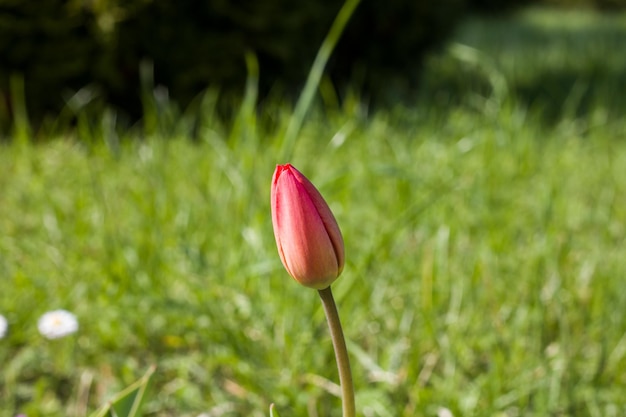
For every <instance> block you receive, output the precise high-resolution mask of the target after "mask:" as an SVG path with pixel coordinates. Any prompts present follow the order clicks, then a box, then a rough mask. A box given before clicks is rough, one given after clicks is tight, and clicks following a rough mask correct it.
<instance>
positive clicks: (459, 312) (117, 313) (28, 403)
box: [0, 10, 626, 417]
mask: <svg viewBox="0 0 626 417" xmlns="http://www.w3.org/2000/svg"><path fill="white" fill-rule="evenodd" d="M625 41H626V15H624V14H618V15H615V16H613V17H607V16H597V15H593V14H589V13H580V12H568V13H565V12H550V11H536V10H535V11H529V12H526V13H523V14H521V15H519V16H516V17H513V18H509V19H506V20H494V19H472V20H470V21H469V22H468V23H467V24H466V25H464V26H463V27H462V28H460V30H459V31H458V33H457V35H456V36H455V38H454V39H453V42H452V43H451V44H450V46H449V47H448V48H446V49H445V50H444V51H441V52H439V53H435V54H433V56H432V57H431V58H430V59H429V60H428V62H427V67H426V72H425V73H424V74H423V75H422V77H423V79H424V80H425V82H427V84H426V87H425V88H424V89H423V90H422V91H421V92H420V97H419V98H418V99H417V100H416V101H415V102H414V103H411V104H399V105H398V106H396V107H394V108H389V109H384V110H383V109H376V110H370V109H368V107H367V105H365V104H363V103H361V102H360V101H359V100H358V99H357V98H353V99H350V98H348V99H347V100H346V101H345V102H344V103H343V104H342V105H341V106H337V105H333V104H332V103H330V102H328V101H324V102H322V103H318V106H317V107H316V109H315V110H314V111H313V112H312V113H311V114H310V115H309V117H308V118H307V121H306V123H305V124H304V126H303V129H302V131H301V133H300V135H299V136H298V140H297V142H296V143H295V148H294V153H293V155H292V157H291V158H290V162H292V163H293V164H294V165H295V166H296V167H297V168H298V169H299V170H301V171H302V172H303V173H304V174H305V175H307V176H308V177H309V178H310V179H311V180H312V181H313V182H314V183H315V184H316V185H317V186H318V188H319V189H320V191H321V192H322V194H323V195H324V196H325V198H326V200H327V201H328V202H329V205H330V206H331V208H332V209H333V211H334V213H335V215H336V217H337V220H338V222H339V224H340V226H341V228H342V231H343V234H344V238H345V242H346V256H347V262H346V267H345V270H344V273H343V275H342V277H341V278H340V279H339V280H338V281H337V282H336V283H335V284H334V285H333V291H334V293H335V297H336V299H337V303H338V306H339V311H340V314H341V316H342V321H343V322H344V332H345V334H346V337H347V339H348V347H349V350H350V354H351V360H352V368H353V373H354V379H355V388H356V390H357V410H358V411H359V414H360V415H362V416H365V417H374V416H380V417H398V416H407V417H410V416H437V415H441V416H443V415H445V409H447V410H449V411H451V412H452V413H453V415H454V416H457V417H458V416H502V417H504V416H507V417H515V416H591V417H601V416H602V417H605V416H609V417H610V416H623V415H626V395H625V392H626V314H625V311H626V286H625V279H626V260H625V259H624V256H625V255H626V240H625V239H626V175H625V174H626V141H625V139H626V138H625V134H626V119H625V118H624V114H625V111H626V98H625V96H624V93H625V92H626V75H624V74H625V69H626V54H624V53H623V45H624V42H625ZM214 100H215V96H213V95H211V94H209V93H207V95H206V97H205V100H204V101H203V105H201V106H199V109H200V115H199V116H194V117H197V118H195V119H194V118H193V117H191V116H189V115H185V114H182V115H181V118H180V119H179V121H178V122H170V124H169V125H166V126H161V125H159V123H161V124H166V122H167V120H169V119H168V117H166V116H167V114H166V115H158V117H155V116H157V115H153V119H152V120H153V122H154V123H155V124H154V126H157V127H154V126H153V127H154V128H153V129H152V130H151V132H152V133H150V134H145V135H144V134H142V133H141V131H140V129H138V128H135V129H129V130H127V131H125V132H117V131H116V129H115V128H114V127H115V121H114V117H113V116H112V115H111V113H103V116H102V117H101V119H100V120H98V121H97V122H95V123H91V124H90V123H88V122H84V123H82V122H81V123H79V125H78V129H76V130H75V131H73V132H71V133H64V132H60V133H56V134H55V137H52V138H48V139H49V140H44V141H41V143H37V144H30V143H24V141H14V142H13V143H5V144H3V145H0V167H1V168H0V169H1V175H0V280H1V281H0V282H1V283H2V286H1V287H0V288H1V289H0V314H2V315H4V316H5V317H6V318H7V320H8V322H9V328H8V332H7V334H6V336H5V337H4V338H3V339H0V369H1V372H0V374H1V375H2V377H1V378H2V379H0V417H13V416H15V415H16V414H18V413H20V412H21V413H25V414H27V416H28V417H39V416H42V417H43V416H54V417H57V416H58V417H61V416H67V417H83V416H85V415H86V414H87V412H91V411H93V410H95V408H96V407H97V406H98V405H100V404H103V403H104V402H105V401H106V400H107V399H108V398H110V396H111V395H112V394H114V393H115V392H117V391H119V390H121V389H123V388H124V387H125V386H127V385H129V384H130V383H132V382H133V381H134V380H136V379H137V378H139V377H140V376H141V375H143V373H144V372H145V371H146V370H147V369H148V368H149V366H150V365H152V364H156V365H157V371H156V374H155V377H154V385H153V386H152V388H151V391H150V393H149V396H148V401H147V403H146V404H145V407H144V411H145V415H147V416H155V417H156V416H158V417H165V416H177V417H192V416H193V417H195V416H199V415H200V414H201V413H205V414H204V416H205V417H207V416H210V417H217V416H267V415H268V407H269V405H270V403H272V402H274V403H276V405H277V408H278V410H279V411H280V412H281V415H282V416H283V417H285V416H286V417H289V416H311V417H317V416H340V415H341V407H340V399H339V398H338V397H337V396H336V391H337V390H336V385H335V384H336V381H337V370H336V366H335V363H334V357H333V352H332V346H331V344H330V339H329V337H328V329H327V327H326V323H325V320H324V316H323V312H322V308H321V304H320V302H319V298H318V296H317V294H316V293H315V291H313V290H310V289H306V288H304V287H301V286H300V285H298V284H297V283H296V282H295V281H293V280H292V279H291V278H290V277H289V276H288V275H287V273H286V272H285V271H284V269H283V267H282V265H281V263H280V260H279V258H278V255H277V251H276V247H275V243H274V237H273V233H272V229H271V219H270V214H269V189H270V180H271V176H272V172H273V170H274V167H275V165H276V164H277V163H284V162H287V161H285V160H281V159H280V158H281V157H282V156H281V155H283V153H284V152H283V144H282V142H281V138H282V136H283V133H284V131H285V129H286V126H287V123H288V121H289V116H290V114H291V111H290V109H289V108H286V107H285V106H281V105H278V104H272V103H265V104H264V105H263V106H262V107H261V110H260V111H259V113H258V114H256V115H255V114H254V113H253V112H250V111H249V108H248V107H246V105H242V106H241V109H242V110H241V112H240V114H239V116H238V117H237V118H236V120H234V121H233V122H232V123H229V122H223V121H222V119H220V118H219V117H217V116H216V113H215V111H214V110H213V104H214ZM166 110H167V109H166ZM170 116H171V115H170ZM183 116H185V117H183ZM190 118H191V119H190ZM190 120H191V121H190ZM192 125H193V129H194V131H195V132H196V133H197V135H196V137H197V139H196V140H194V141H192V140H190V138H189V137H190V134H189V132H190V129H191V127H190V126H192ZM58 308H64V309H67V310H69V311H71V312H73V313H74V314H76V315H77V317H78V320H79V323H80V329H79V331H78V332H77V333H76V334H74V335H72V336H69V337H67V338H63V339H58V340H47V339H45V338H43V337H42V336H41V335H39V333H38V331H37V320H38V318H39V316H40V315H41V314H43V313H44V312H46V311H49V310H53V309H58Z"/></svg>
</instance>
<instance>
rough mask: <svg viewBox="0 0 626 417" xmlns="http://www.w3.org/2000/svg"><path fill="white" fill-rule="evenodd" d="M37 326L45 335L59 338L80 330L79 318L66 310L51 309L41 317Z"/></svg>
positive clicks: (50, 337)
mask: <svg viewBox="0 0 626 417" xmlns="http://www.w3.org/2000/svg"><path fill="white" fill-rule="evenodd" d="M37 328H38V329H39V333H41V334H42V335H43V336H44V337H46V338H48V339H58V338H60V337H64V336H67V335H69V334H72V333H75V332H76V331H77V330H78V320H76V316H75V315H73V314H72V313H70V312H69V311H66V310H55V311H49V312H47V313H45V314H44V315H43V316H41V317H40V318H39V322H38V323H37Z"/></svg>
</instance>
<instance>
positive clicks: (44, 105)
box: [0, 0, 101, 119]
mask: <svg viewBox="0 0 626 417" xmlns="http://www.w3.org/2000/svg"><path fill="white" fill-rule="evenodd" d="M94 27H95V26H94V16H93V14H92V13H91V11H90V10H89V9H86V8H83V7H80V6H78V5H77V4H74V3H71V2H70V1H67V0H45V1H22V0H1V1H0V51H2V53H0V96H3V99H4V102H5V106H3V108H4V109H5V113H10V112H11V103H12V98H11V97H10V93H9V91H10V88H9V83H10V79H11V75H12V74H21V75H23V77H24V88H25V100H26V103H27V104H28V110H29V113H31V115H32V117H34V118H35V119H36V118H37V117H38V116H40V115H42V114H43V113H44V112H45V111H48V110H54V111H58V110H59V109H60V108H61V107H62V106H63V104H64V103H63V95H64V93H65V92H67V91H68V90H76V89H78V88H80V87H83V86H84V85H86V84H87V83H89V82H91V80H92V77H91V74H92V65H93V62H94V61H95V58H96V56H98V54H99V52H101V46H100V45H99V44H98V42H97V40H96V37H95V36H94V33H93V30H94ZM2 116H3V118H5V119H6V118H7V115H6V114H5V115H2Z"/></svg>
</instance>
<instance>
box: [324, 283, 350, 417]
mask: <svg viewBox="0 0 626 417" xmlns="http://www.w3.org/2000/svg"><path fill="white" fill-rule="evenodd" d="M318 292H319V294H320V298H321V299H322V305H323V306H324V312H325V313H326V320H327V321H328V328H329V329H330V337H331V338H332V340H333V347H334V348H335V359H336V360H337V369H338V370H339V383H340V384H341V397H342V405H343V417H355V415H356V412H355V406H354V386H353V385H352V372H351V371H350V359H349V357H348V349H347V348H346V340H345V339H344V337H343V330H342V329H341V321H340V320H339V313H338V312H337V305H336V304H335V299H334V298H333V293H332V291H331V290H330V287H328V288H324V289H323V290H319V291H318Z"/></svg>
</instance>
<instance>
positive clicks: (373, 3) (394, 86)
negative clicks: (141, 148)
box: [0, 0, 626, 122]
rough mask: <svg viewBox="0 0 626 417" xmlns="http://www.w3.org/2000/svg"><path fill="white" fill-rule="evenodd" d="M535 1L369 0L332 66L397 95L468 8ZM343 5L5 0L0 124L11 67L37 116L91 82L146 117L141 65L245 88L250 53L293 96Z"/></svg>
mask: <svg viewBox="0 0 626 417" xmlns="http://www.w3.org/2000/svg"><path fill="white" fill-rule="evenodd" d="M530 1H531V0H509V1H504V2H500V1H494V0H439V1H437V2H425V1H424V2H422V1H415V0H388V1H384V2H381V1H378V0H362V2H361V4H360V6H359V7H358V9H357V11H356V13H355V15H354V16H353V18H352V20H351V21H350V23H349V24H348V27H347V29H346V32H345V34H344V36H343V37H342V39H341V40H340V42H339V44H338V46H337V50H336V51H335V52H334V54H333V57H332V60H331V62H330V63H329V67H328V74H329V76H330V79H331V80H332V81H333V84H334V86H335V87H336V88H337V90H338V91H342V89H343V88H345V87H346V86H347V85H349V84H350V83H354V84H355V85H354V86H355V88H358V89H359V90H360V91H361V92H362V93H363V94H364V95H366V96H368V97H371V98H373V99H378V98H383V99H384V98H385V96H387V95H391V96H392V97H393V98H397V97H398V96H400V95H401V94H402V93H403V92H406V91H410V90H411V87H413V86H414V85H415V83H416V80H417V79H418V78H419V77H418V75H419V74H418V71H419V66H420V63H421V60H422V58H423V56H424V54H425V52H426V51H428V50H429V49H431V48H433V47H435V46H436V45H438V44H440V43H441V42H442V41H443V40H445V39H446V37H447V35H448V34H449V33H450V32H451V31H452V30H453V29H454V27H455V24H456V23H457V22H458V21H459V19H460V18H461V17H462V16H463V14H464V13H466V12H467V11H491V12H493V11H499V10H508V9H510V8H511V7H518V6H520V5H523V4H526V3H528V2H530ZM548 1H558V0H548ZM561 1H565V2H566V1H567V0H561ZM588 1H592V2H596V3H598V4H602V5H604V4H609V3H611V4H615V3H618V2H624V1H626V0H588ZM341 5H342V2H341V1H337V0H317V1H314V2H294V1H292V0H263V1H241V0H176V1H174V0H37V1H23V0H0V50H1V51H2V54H0V96H1V98H2V99H3V100H2V103H3V104H0V122H1V121H2V120H3V118H4V119H5V120H6V119H9V117H8V116H7V114H10V112H11V103H12V97H11V96H10V91H11V89H10V79H11V75H12V74H16V73H17V74H21V75H23V77H24V85H25V93H26V94H25V98H26V103H27V107H28V112H29V114H30V115H31V118H32V119H34V120H37V119H38V118H40V117H41V116H42V115H43V114H45V112H52V113H53V114H54V113H55V112H58V111H59V110H60V109H61V108H63V106H64V105H65V101H64V97H67V96H68V95H69V94H71V93H72V92H75V91H76V90H78V89H80V88H81V87H84V86H87V85H89V86H91V87H92V91H99V97H100V98H101V99H102V100H104V101H105V102H107V103H109V104H113V105H115V106H116V107H118V108H120V109H122V110H124V111H125V112H127V113H129V114H131V115H132V116H135V117H138V116H140V115H141V109H142V105H141V91H142V89H141V86H142V82H143V81H145V80H142V72H141V71H140V68H141V66H142V65H141V63H142V62H144V63H145V62H147V63H151V66H149V67H150V68H152V70H151V71H148V73H149V77H150V78H151V79H150V80H149V81H150V82H149V83H148V84H149V85H153V84H154V85H163V86H165V87H167V92H168V95H169V96H168V97H169V98H170V99H173V100H175V101H177V102H178V103H180V104H181V105H182V106H185V105H187V104H188V103H189V102H191V100H193V99H194V97H196V96H197V95H198V94H199V93H201V92H202V91H203V90H205V89H206V88H207V87H209V86H213V87H217V88H219V89H220V90H221V91H223V92H227V93H235V94H236V93H237V92H238V91H240V89H242V88H243V86H244V84H245V78H246V68H245V61H244V54H245V52H246V51H252V52H254V53H255V54H256V55H257V57H258V60H259V64H260V70H261V78H260V87H261V92H262V94H264V93H267V92H268V91H269V90H270V89H271V88H274V87H275V86H282V88H283V91H286V92H290V91H293V92H294V93H297V92H298V91H299V87H300V86H301V85H302V83H303V82H304V79H305V77H306V74H307V73H308V71H309V68H310V66H311V64H312V62H313V59H314V57H315V54H316V53H317V50H318V48H319V46H320V44H321V43H322V40H323V39H324V36H325V35H326V33H327V32H328V29H329V28H330V25H331V23H332V21H333V19H334V18H335V16H336V14H337V12H338V10H339V8H340V7H341ZM144 68H146V66H145V65H144ZM145 74H146V72H144V73H143V77H144V78H145ZM294 87H295V88H294Z"/></svg>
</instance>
